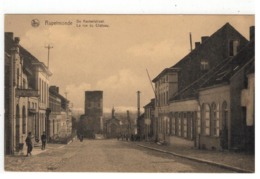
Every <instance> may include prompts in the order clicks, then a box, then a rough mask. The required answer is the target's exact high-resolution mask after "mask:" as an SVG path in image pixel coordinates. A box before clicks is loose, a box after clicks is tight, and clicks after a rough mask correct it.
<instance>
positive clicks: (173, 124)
mask: <svg viewBox="0 0 260 179" xmlns="http://www.w3.org/2000/svg"><path fill="white" fill-rule="evenodd" d="M171 120H172V131H171V132H172V135H176V133H175V125H176V122H175V116H174V117H172V118H171Z"/></svg>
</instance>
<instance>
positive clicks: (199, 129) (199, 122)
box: [197, 105, 201, 134]
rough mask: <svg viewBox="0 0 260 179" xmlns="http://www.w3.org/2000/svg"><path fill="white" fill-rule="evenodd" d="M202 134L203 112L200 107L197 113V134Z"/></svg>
mask: <svg viewBox="0 0 260 179" xmlns="http://www.w3.org/2000/svg"><path fill="white" fill-rule="evenodd" d="M200 132H201V111H200V105H199V106H198V111H197V134H200Z"/></svg>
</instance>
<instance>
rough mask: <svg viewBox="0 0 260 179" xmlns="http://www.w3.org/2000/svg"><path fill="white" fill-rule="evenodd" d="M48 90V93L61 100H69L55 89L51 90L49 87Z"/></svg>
mask: <svg viewBox="0 0 260 179" xmlns="http://www.w3.org/2000/svg"><path fill="white" fill-rule="evenodd" d="M49 92H50V94H52V95H54V96H56V97H58V98H60V99H61V100H63V101H65V102H69V100H68V99H66V98H65V97H64V96H62V95H61V94H59V93H57V92H56V91H55V90H52V89H51V88H49Z"/></svg>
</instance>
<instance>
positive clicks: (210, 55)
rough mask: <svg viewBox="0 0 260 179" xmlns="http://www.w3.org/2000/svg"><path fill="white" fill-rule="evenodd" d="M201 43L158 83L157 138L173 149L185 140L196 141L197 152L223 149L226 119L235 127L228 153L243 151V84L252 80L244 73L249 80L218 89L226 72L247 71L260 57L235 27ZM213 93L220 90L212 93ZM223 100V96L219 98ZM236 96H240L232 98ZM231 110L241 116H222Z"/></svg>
mask: <svg viewBox="0 0 260 179" xmlns="http://www.w3.org/2000/svg"><path fill="white" fill-rule="evenodd" d="M252 32H253V31H252ZM201 39H202V41H201V43H199V42H196V43H195V46H196V47H195V49H193V50H192V51H191V52H190V53H189V54H188V55H186V56H185V57H184V58H183V59H181V60H180V61H179V62H178V63H176V64H175V65H173V66H172V67H170V68H166V69H165V70H163V71H162V72H161V73H160V74H159V75H158V76H157V77H156V78H155V79H154V80H153V82H154V83H155V89H156V109H155V116H156V120H158V121H157V130H158V132H157V133H156V134H155V135H156V138H157V140H166V141H167V142H168V143H174V139H176V138H178V140H179V139H184V140H187V141H190V145H191V146H194V145H195V146H197V147H203V148H212V149H215V148H218V149H219V148H220V131H221V130H222V127H221V126H220V125H222V122H220V121H223V120H224V119H223V118H221V117H220V115H224V114H226V115H228V116H227V117H228V119H227V120H228V121H229V122H228V124H227V125H228V128H229V132H228V135H227V136H228V137H227V140H226V143H227V144H226V146H227V147H226V148H228V149H231V148H241V142H239V140H240V139H242V138H243V136H245V134H239V132H238V131H239V130H241V129H242V128H243V127H245V125H243V121H242V118H241V114H238V111H239V110H241V104H240V97H239V95H241V90H242V89H243V87H242V86H243V85H242V84H240V83H238V81H240V82H241V83H243V81H244V80H245V79H246V78H245V76H246V75H245V74H244V73H242V72H241V71H239V72H240V73H241V75H242V76H243V77H244V78H241V75H237V77H234V78H233V77H232V78H231V76H232V75H231V76H230V81H228V82H229V83H230V85H229V86H228V87H227V86H226V87H225V86H221V87H219V88H217V86H218V84H219V83H216V80H217V82H220V81H221V80H220V77H222V76H223V77H225V74H226V71H221V70H223V69H226V70H227V71H230V70H231V69H232V68H233V67H234V68H236V69H235V70H239V69H240V68H241V69H243V68H242V66H243V65H244V64H247V62H248V61H250V60H252V58H253V57H254V51H252V49H253V47H251V49H250V48H249V47H248V46H249V41H248V40H247V39H246V38H245V37H243V36H242V35H241V34H240V33H239V32H238V31H237V30H236V29H234V28H233V27H232V26H231V25H230V24H229V23H227V24H225V25H224V26H223V27H221V28H220V29H219V30H217V31H216V32H215V33H214V34H212V35H211V36H209V37H202V38H201ZM245 54H247V56H246V55H245ZM249 54H250V55H249ZM239 59H240V60H239ZM249 59H250V60H249ZM248 63H249V62H248ZM235 65H237V66H235ZM249 66H250V65H249ZM250 68H252V67H250ZM233 70H234V69H233ZM231 71H232V70H231ZM242 71H243V70H242ZM237 74H238V73H237ZM235 76H236V75H235ZM239 76H240V77H239ZM236 78H237V79H236ZM239 78H240V79H239ZM211 79H216V80H215V81H214V80H213V83H211V84H209V83H208V82H209V81H211V82H212V80H211ZM231 79H233V80H231ZM234 79H236V80H234ZM225 80H227V79H226V78H225ZM223 83H224V82H223ZM225 83H227V81H225ZM208 85H209V86H208ZM207 87H211V90H213V89H214V90H213V91H210V89H207ZM205 94H210V95H208V97H207V100H209V101H210V102H209V101H208V102H206V98H205ZM217 94H218V95H219V96H216V95H217ZM230 94H236V95H232V96H230ZM214 98H215V99H216V100H214ZM223 98H225V99H226V100H225V102H224V103H223V101H222V102H220V101H219V102H217V101H218V100H221V99H223ZM231 98H232V99H231ZM217 99H218V100H217ZM214 101H215V102H214ZM230 105H233V107H232V109H236V110H234V111H232V112H229V113H228V114H227V113H224V112H223V113H221V114H220V113H219V112H217V111H220V110H221V109H222V108H225V110H228V109H230V108H229V107H230ZM230 113H232V116H233V117H231V116H230ZM237 115H238V116H237ZM224 116H225V115H224ZM230 117H231V118H230ZM231 121H233V122H231ZM213 124H214V125H213ZM238 126H239V127H238ZM237 127H238V128H237ZM236 128H237V129H236ZM200 131H201V133H200ZM231 131H232V132H231ZM236 131H237V132H236ZM221 135H223V131H222V134H221ZM217 141H218V142H217ZM235 141H236V142H235ZM222 142H223V141H222ZM223 143H225V142H223ZM238 143H240V144H238ZM224 148H225V147H224Z"/></svg>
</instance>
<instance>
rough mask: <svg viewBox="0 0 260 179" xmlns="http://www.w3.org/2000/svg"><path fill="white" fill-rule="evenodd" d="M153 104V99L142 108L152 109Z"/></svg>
mask: <svg viewBox="0 0 260 179" xmlns="http://www.w3.org/2000/svg"><path fill="white" fill-rule="evenodd" d="M154 104H155V99H154V98H153V99H151V101H150V103H148V104H146V105H145V106H144V108H147V107H154Z"/></svg>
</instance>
